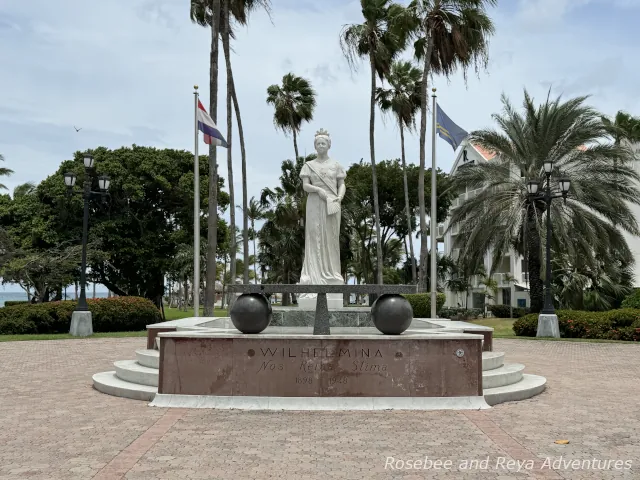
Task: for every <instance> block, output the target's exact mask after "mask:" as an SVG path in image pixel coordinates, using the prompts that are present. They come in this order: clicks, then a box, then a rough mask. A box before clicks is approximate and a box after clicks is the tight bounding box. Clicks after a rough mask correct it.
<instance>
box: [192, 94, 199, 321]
mask: <svg viewBox="0 0 640 480" xmlns="http://www.w3.org/2000/svg"><path fill="white" fill-rule="evenodd" d="M193 88H194V92H193V97H194V99H195V101H194V103H195V110H194V112H193V116H194V142H195V143H194V147H193V152H194V154H193V316H194V317H199V316H200V160H199V159H198V86H197V85H194V86H193Z"/></svg>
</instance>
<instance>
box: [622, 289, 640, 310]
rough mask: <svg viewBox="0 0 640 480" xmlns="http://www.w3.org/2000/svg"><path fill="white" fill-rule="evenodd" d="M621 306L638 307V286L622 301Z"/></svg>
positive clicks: (639, 298) (639, 295) (639, 300)
mask: <svg viewBox="0 0 640 480" xmlns="http://www.w3.org/2000/svg"><path fill="white" fill-rule="evenodd" d="M620 306H621V307H622V308H640V288H636V289H635V290H634V291H633V293H631V294H629V295H628V296H627V297H626V298H625V299H624V300H623V301H622V305H620Z"/></svg>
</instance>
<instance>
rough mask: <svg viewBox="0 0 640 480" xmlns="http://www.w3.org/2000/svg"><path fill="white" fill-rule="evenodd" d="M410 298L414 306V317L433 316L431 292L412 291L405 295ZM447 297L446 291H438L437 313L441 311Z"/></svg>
mask: <svg viewBox="0 0 640 480" xmlns="http://www.w3.org/2000/svg"><path fill="white" fill-rule="evenodd" d="M404 297H405V298H406V299H407V300H409V303H410V304H411V307H412V308H413V317H414V318H430V317H431V294H430V293H410V294H407V295H404ZM446 300H447V297H446V296H445V294H444V293H438V294H437V297H436V313H437V312H439V311H440V309H441V308H442V306H443V305H444V302H445V301H446Z"/></svg>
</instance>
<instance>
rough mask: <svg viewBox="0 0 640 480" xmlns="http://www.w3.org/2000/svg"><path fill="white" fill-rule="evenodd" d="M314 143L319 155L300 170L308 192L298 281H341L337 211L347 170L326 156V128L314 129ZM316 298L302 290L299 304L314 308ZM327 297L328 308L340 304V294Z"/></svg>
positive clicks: (337, 306)
mask: <svg viewBox="0 0 640 480" xmlns="http://www.w3.org/2000/svg"><path fill="white" fill-rule="evenodd" d="M314 147H315V149H316V152H318V157H317V158H316V159H315V160H311V161H309V162H306V163H305V164H304V166H303V167H302V170H301V171H300V178H302V182H303V188H304V191H305V192H307V193H308V198H307V212H306V218H305V235H304V237H305V239H304V262H303V264H302V273H301V274H300V284H302V285H310V284H311V285H341V284H343V283H344V279H343V278H342V275H341V273H340V217H341V213H340V211H341V202H342V199H343V198H344V194H345V191H346V187H345V185H344V179H345V177H346V172H345V171H344V168H342V166H341V165H340V164H339V163H338V162H336V161H335V160H332V159H331V158H329V155H328V152H329V149H330V148H331V137H329V133H328V132H327V131H326V130H324V129H320V130H319V131H318V132H317V133H316V137H315V141H314ZM315 301H316V295H315V294H303V295H301V296H300V298H299V299H298V304H299V306H300V307H301V308H303V309H314V308H315ZM327 301H328V304H329V308H339V307H342V294H329V295H327Z"/></svg>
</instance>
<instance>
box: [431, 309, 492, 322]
mask: <svg viewBox="0 0 640 480" xmlns="http://www.w3.org/2000/svg"><path fill="white" fill-rule="evenodd" d="M480 315H482V310H480V309H479V308H448V307H445V308H443V309H442V310H440V312H438V317H440V318H448V319H449V320H462V321H469V320H474V319H476V318H478V317H479V316H480Z"/></svg>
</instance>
